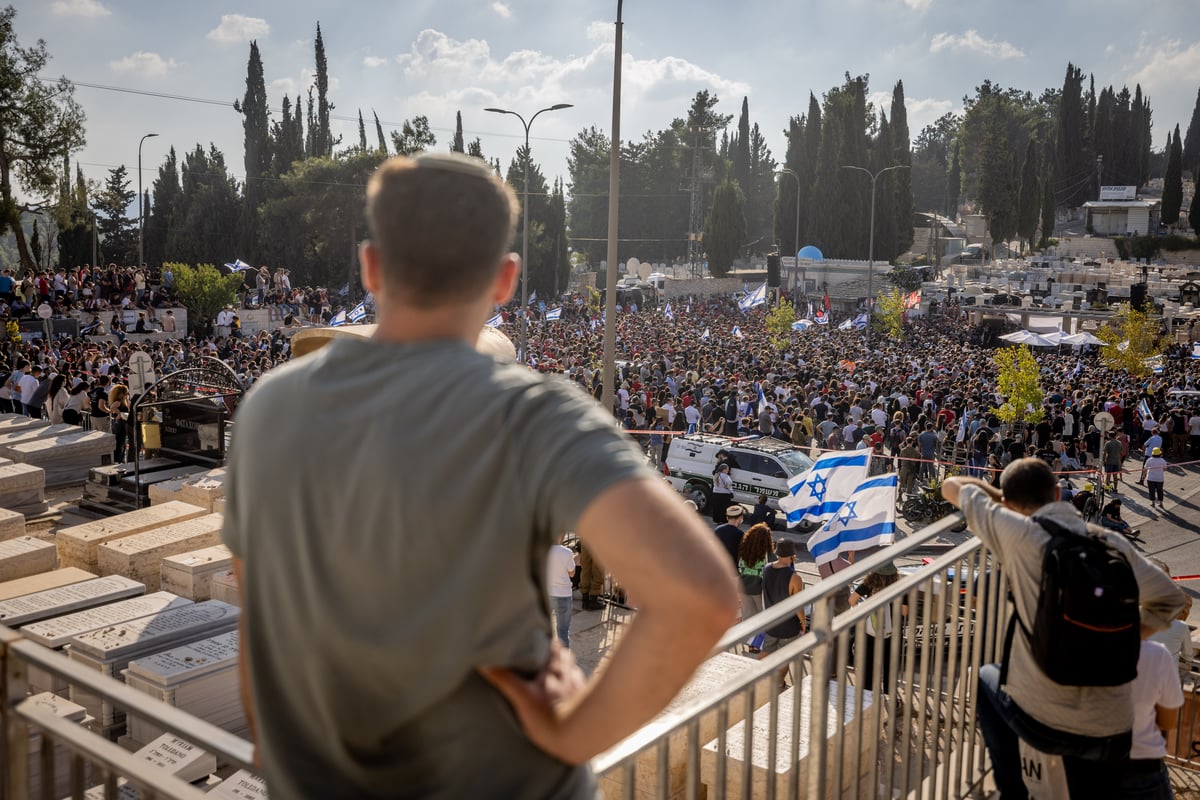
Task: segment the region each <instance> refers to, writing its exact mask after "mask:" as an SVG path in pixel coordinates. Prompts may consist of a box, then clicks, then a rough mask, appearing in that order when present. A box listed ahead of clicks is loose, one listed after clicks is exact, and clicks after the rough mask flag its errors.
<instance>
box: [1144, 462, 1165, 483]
mask: <svg viewBox="0 0 1200 800" xmlns="http://www.w3.org/2000/svg"><path fill="white" fill-rule="evenodd" d="M1166 468H1167V461H1166V459H1164V458H1163V457H1162V456H1150V457H1149V458H1147V459H1146V463H1144V464H1142V469H1144V470H1146V480H1148V481H1150V482H1151V483H1162V482H1163V480H1164V475H1163V471H1164V470H1165V469H1166Z"/></svg>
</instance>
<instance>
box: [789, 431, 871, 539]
mask: <svg viewBox="0 0 1200 800" xmlns="http://www.w3.org/2000/svg"><path fill="white" fill-rule="evenodd" d="M869 457H870V453H869V452H868V451H866V450H863V451H854V452H852V453H851V452H837V451H835V452H831V453H824V454H822V455H821V456H820V457H819V458H818V459H817V460H816V461H815V462H813V465H812V467H811V468H810V469H809V470H808V471H807V472H802V473H800V474H799V475H796V476H794V477H792V478H791V479H790V480H788V490H789V494H788V495H787V496H785V497H781V498H780V499H779V508H780V510H782V511H783V512H784V513H785V514H787V522H788V527H789V528H794V527H795V526H797V525H799V524H800V523H801V522H803V521H805V520H809V521H813V522H824V521H826V520H828V519H830V518H832V517H833V516H834V514H836V513H837V512H838V510H839V509H840V508H841V507H842V504H843V503H845V502H846V501H847V500H849V499H850V495H851V494H853V493H854V489H855V487H857V486H858V484H860V483H862V482H863V481H864V480H866V479H867V463H868V459H869ZM806 487H807V489H808V491H807V492H806V491H804V489H805V488H806Z"/></svg>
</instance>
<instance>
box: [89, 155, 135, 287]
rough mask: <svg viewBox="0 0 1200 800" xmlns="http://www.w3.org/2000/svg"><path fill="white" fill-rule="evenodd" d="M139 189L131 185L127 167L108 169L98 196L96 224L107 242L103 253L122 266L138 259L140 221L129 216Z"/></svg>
mask: <svg viewBox="0 0 1200 800" xmlns="http://www.w3.org/2000/svg"><path fill="white" fill-rule="evenodd" d="M136 197H137V192H135V191H133V190H132V189H130V188H129V176H128V174H127V173H126V171H125V166H124V165H121V166H118V167H113V168H112V169H110V170H109V171H108V178H107V179H105V181H104V188H103V189H102V190H101V191H100V194H99V195H98V196H97V197H96V216H97V226H98V227H99V229H100V238H101V240H102V241H103V243H104V253H105V255H106V256H107V257H108V259H109V260H110V261H114V262H116V263H117V264H120V265H126V264H132V263H134V262H135V261H137V222H136V221H135V220H131V219H130V218H129V217H128V212H129V205H130V204H131V203H132V202H133V201H134V198H136Z"/></svg>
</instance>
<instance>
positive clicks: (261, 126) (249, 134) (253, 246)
mask: <svg viewBox="0 0 1200 800" xmlns="http://www.w3.org/2000/svg"><path fill="white" fill-rule="evenodd" d="M234 108H235V109H236V110H237V111H238V112H240V113H241V115H242V130H243V132H244V136H245V154H244V163H245V167H246V179H245V183H244V186H243V194H244V199H245V202H244V203H243V204H242V222H241V235H240V237H239V250H240V252H241V253H243V254H244V257H245V258H247V259H249V260H250V261H251V262H255V261H257V260H258V252H257V240H258V235H257V218H258V209H259V207H260V206H261V205H262V203H263V199H264V198H265V196H266V195H265V192H264V191H263V178H264V177H265V176H266V175H268V174H269V172H270V170H271V127H270V124H269V122H268V120H267V117H268V111H267V85H266V81H265V80H264V78H263V64H262V57H261V55H260V54H259V51H258V42H256V41H252V42H250V58H249V60H248V61H247V63H246V94H245V95H244V96H243V98H242V100H241V102H238V103H234Z"/></svg>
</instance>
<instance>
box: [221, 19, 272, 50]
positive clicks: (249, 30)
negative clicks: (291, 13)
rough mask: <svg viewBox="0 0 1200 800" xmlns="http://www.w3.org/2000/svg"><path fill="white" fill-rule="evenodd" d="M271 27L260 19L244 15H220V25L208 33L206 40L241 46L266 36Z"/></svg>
mask: <svg viewBox="0 0 1200 800" xmlns="http://www.w3.org/2000/svg"><path fill="white" fill-rule="evenodd" d="M270 32H271V26H270V25H268V24H267V21H266V20H265V19H262V18H261V17H247V16H246V15H244V14H222V15H221V24H220V25H218V26H217V27H215V28H213V29H212V30H211V31H209V32H208V38H209V39H212V40H213V41H214V42H222V43H224V44H241V43H243V42H248V41H250V40H251V39H257V38H259V37H261V36H266V35H267V34H268V33H270Z"/></svg>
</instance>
